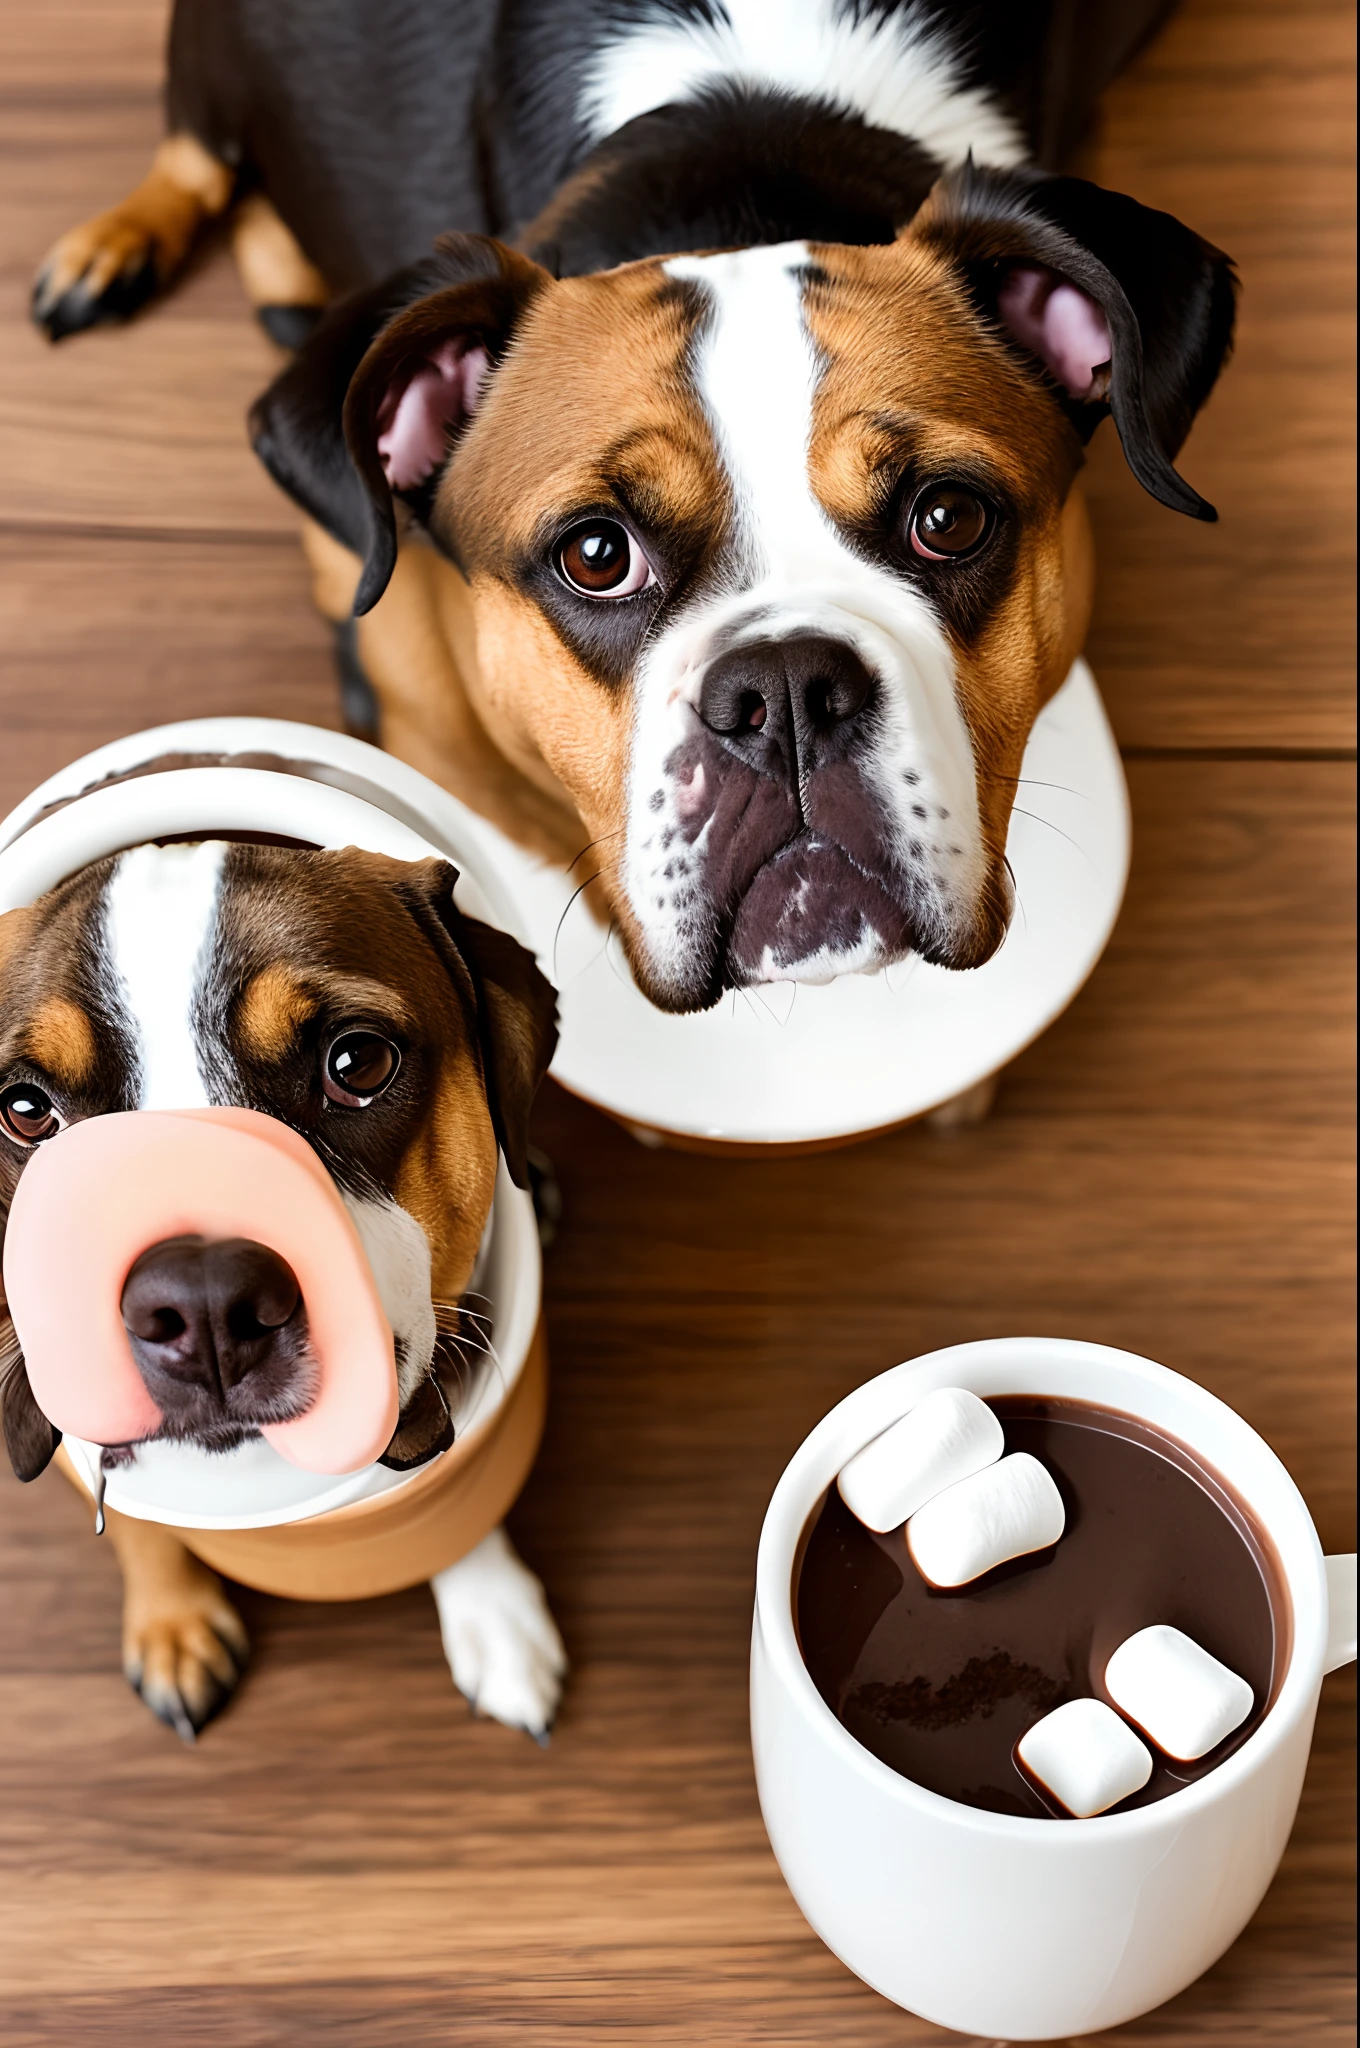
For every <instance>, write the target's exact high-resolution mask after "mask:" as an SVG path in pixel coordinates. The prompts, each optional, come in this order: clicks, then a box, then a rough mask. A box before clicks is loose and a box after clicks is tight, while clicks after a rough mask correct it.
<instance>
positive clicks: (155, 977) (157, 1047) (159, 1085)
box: [104, 840, 227, 1109]
mask: <svg viewBox="0 0 1360 2048" xmlns="http://www.w3.org/2000/svg"><path fill="white" fill-rule="evenodd" d="M226 851H227V849H226V847H225V845H224V844H223V843H222V841H221V840H207V841H205V842H203V843H201V844H199V845H195V846H137V847H134V848H133V849H132V851H131V852H130V853H125V854H122V855H120V857H119V859H118V862H117V865H116V866H115V868H114V871H113V874H112V876H111V877H110V880H109V884H108V887H107V889H106V890H105V893H104V947H105V951H106V955H107V959H108V964H109V967H110V969H111V971H112V974H113V978H114V984H115V992H116V995H117V1000H118V1003H119V1006H120V1008H121V1009H122V1011H123V1014H124V1018H125V1021H126V1024H127V1027H128V1029H129V1031H130V1033H131V1035H132V1040H133V1045H134V1048H135V1053H136V1059H137V1069H138V1107H139V1108H141V1109H202V1108H204V1107H206V1105H207V1101H208V1095H207V1090H206V1088H205V1086H204V1080H203V1073H202V1070H201V1067H200V1063H199V1040H198V1032H197V1029H196V1022H195V1017H194V1008H195V1003H196V999H197V996H198V992H199V988H200V984H201V981H202V975H203V970H204V968H205V966H206V965H207V964H208V962H209V960H210V959H211V952H212V946H211V942H212V937H213V933H214V932H215V930H216V928H217V901H218V894H219V891H220V889H221V884H222V863H223V861H224V860H225V858H226Z"/></svg>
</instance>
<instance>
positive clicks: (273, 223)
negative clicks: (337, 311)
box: [231, 192, 330, 306]
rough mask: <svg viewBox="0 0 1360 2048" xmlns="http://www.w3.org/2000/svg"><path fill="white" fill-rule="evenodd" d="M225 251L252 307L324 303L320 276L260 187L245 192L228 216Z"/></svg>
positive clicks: (322, 284)
mask: <svg viewBox="0 0 1360 2048" xmlns="http://www.w3.org/2000/svg"><path fill="white" fill-rule="evenodd" d="M231 253H232V255H233V256H234V257H235V259H236V268H237V271H238V272H239V274H240V279H241V283H242V285H243V287H244V289H245V294H246V297H247V298H248V299H249V300H250V303H251V305H252V306H324V305H325V303H326V301H327V299H328V298H329V297H330V292H329V291H328V290H327V287H326V280H325V278H324V277H323V276H322V275H321V272H320V271H319V270H318V269H317V268H316V266H315V264H313V263H309V262H308V261H307V258H306V257H305V256H304V255H303V253H302V249H301V246H300V245H299V243H298V241H297V238H296V236H295V235H294V234H293V232H292V230H291V229H290V228H287V227H285V226H284V224H283V222H282V220H281V219H280V218H279V215H278V213H277V212H276V210H275V208H274V206H273V204H272V203H271V201H270V200H268V199H266V198H265V195H264V193H263V192H250V193H247V195H246V197H245V198H244V199H243V200H242V201H241V203H240V205H239V206H238V207H237V208H236V210H235V212H234V213H233V215H232V219H231Z"/></svg>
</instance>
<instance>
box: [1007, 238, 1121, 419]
mask: <svg viewBox="0 0 1360 2048" xmlns="http://www.w3.org/2000/svg"><path fill="white" fill-rule="evenodd" d="M997 311H998V312H999V313H1000V315H1001V318H1002V320H1003V321H1004V323H1005V324H1006V326H1007V327H1009V329H1010V331H1011V333H1012V334H1013V335H1014V336H1015V338H1016V340H1017V341H1018V342H1020V343H1021V345H1022V346H1023V347H1024V348H1028V349H1033V351H1034V353H1035V355H1036V356H1041V357H1042V358H1043V360H1044V362H1045V363H1046V364H1047V365H1048V368H1049V370H1050V371H1051V373H1052V375H1053V376H1054V377H1055V378H1056V379H1057V381H1058V383H1059V384H1061V385H1062V387H1063V389H1064V390H1065V391H1067V392H1068V393H1070V395H1071V396H1072V397H1073V398H1094V397H1096V396H1097V392H1096V388H1095V387H1096V382H1097V379H1096V372H1097V371H1098V370H1101V369H1104V367H1105V365H1106V364H1107V363H1108V362H1109V360H1110V355H1111V352H1112V351H1111V347H1110V330H1109V327H1108V326H1107V325H1106V321H1105V315H1104V314H1103V313H1102V312H1101V310H1100V308H1099V306H1098V305H1097V304H1096V302H1095V300H1094V299H1089V298H1087V296H1086V293H1085V292H1082V291H1078V290H1077V287H1076V286H1075V285H1074V284H1067V283H1066V282H1065V281H1064V280H1063V279H1062V278H1060V277H1059V276H1058V275H1057V273H1056V271H1052V270H1039V269H1037V268H1033V267H1030V266H1028V265H1018V266H1017V267H1016V268H1015V269H1014V270H1012V271H1010V272H1009V273H1008V275H1007V277H1006V279H1005V281H1004V282H1003V284H1002V286H1001V291H1000V294H999V296H998V299H997Z"/></svg>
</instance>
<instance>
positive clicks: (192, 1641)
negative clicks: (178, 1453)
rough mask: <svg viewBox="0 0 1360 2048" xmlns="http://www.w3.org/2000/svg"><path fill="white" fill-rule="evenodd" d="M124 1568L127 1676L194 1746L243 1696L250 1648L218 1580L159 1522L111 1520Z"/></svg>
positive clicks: (110, 1515)
mask: <svg viewBox="0 0 1360 2048" xmlns="http://www.w3.org/2000/svg"><path fill="white" fill-rule="evenodd" d="M107 1520H108V1527H109V1535H110V1537H111V1539H112V1541H113V1547H114V1549H115V1550H116V1551H117V1553H118V1562H119V1564H120V1565H121V1566H122V1567H123V1672H124V1675H125V1676H126V1678H127V1681H128V1684H129V1685H130V1686H131V1687H132V1688H133V1690H134V1691H135V1692H137V1693H140V1695H141V1697H142V1698H143V1699H144V1700H145V1701H146V1704H147V1705H148V1706H149V1707H150V1709H151V1711H152V1713H153V1714H155V1715H156V1716H157V1717H158V1718H159V1719H160V1720H162V1721H164V1722H165V1723H166V1724H167V1725H168V1726H169V1727H171V1728H173V1729H174V1731H175V1733H176V1735H178V1736H179V1737H180V1739H181V1741H183V1742H192V1741H193V1740H194V1737H195V1736H196V1735H197V1734H198V1732H199V1730H200V1728H202V1727H204V1726H205V1725H206V1724H207V1723H208V1722H209V1721H211V1720H212V1718H213V1715H214V1714H219V1713H220V1712H221V1711H222V1709H223V1707H224V1706H225V1705H226V1703H227V1701H228V1700H229V1699H230V1698H231V1696H232V1694H233V1693H234V1692H235V1690H236V1686H237V1682H238V1680H239V1679H240V1676H241V1673H242V1671H243V1670H244V1669H245V1664H246V1658H247V1657H248V1656H249V1654H250V1644H249V1641H248V1639H247V1637H246V1631H245V1626H244V1624H243V1622H242V1620H241V1617H240V1615H239V1614H238V1613H237V1612H236V1609H235V1608H234V1607H233V1606H232V1605H231V1602H230V1601H229V1600H228V1599H227V1596H226V1594H225V1593H224V1592H223V1590H222V1581H221V1580H220V1579H219V1578H218V1576H217V1574H216V1572H210V1571H209V1570H208V1567H207V1566H206V1565H205V1564H200V1563H199V1561H198V1559H197V1558H196V1557H195V1556H194V1555H193V1552H192V1551H189V1550H186V1549H185V1547H184V1545H183V1544H182V1543H181V1542H180V1540H179V1538H178V1536H176V1535H174V1534H173V1533H172V1532H171V1531H170V1530H169V1529H163V1528H162V1527H161V1526H160V1524H159V1523H158V1522H137V1521H133V1520H132V1518H131V1517H130V1516H128V1515H118V1514H114V1513H112V1512H109V1513H108V1515H107Z"/></svg>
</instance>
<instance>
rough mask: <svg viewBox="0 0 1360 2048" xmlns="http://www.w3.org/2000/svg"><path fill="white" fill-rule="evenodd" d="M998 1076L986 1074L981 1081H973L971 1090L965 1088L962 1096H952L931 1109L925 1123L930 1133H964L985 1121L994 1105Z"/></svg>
mask: <svg viewBox="0 0 1360 2048" xmlns="http://www.w3.org/2000/svg"><path fill="white" fill-rule="evenodd" d="M998 1078H999V1077H998V1076H997V1075H996V1074H988V1075H987V1077H986V1079H985V1080H983V1081H974V1083H973V1085H972V1087H971V1088H965V1089H964V1091H963V1093H962V1095H953V1096H951V1097H950V1099H949V1101H948V1102H942V1103H941V1104H940V1106H939V1108H938V1109H932V1110H931V1111H930V1113H929V1115H928V1116H927V1117H926V1118H925V1122H926V1124H927V1125H928V1127H929V1128H930V1129H931V1130H932V1131H966V1130H969V1129H970V1128H971V1127H972V1125H974V1124H981V1123H985V1122H986V1121H987V1118H988V1117H989V1116H990V1115H991V1113H992V1109H993V1107H994V1105H995V1103H996V1089H997V1081H998Z"/></svg>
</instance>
